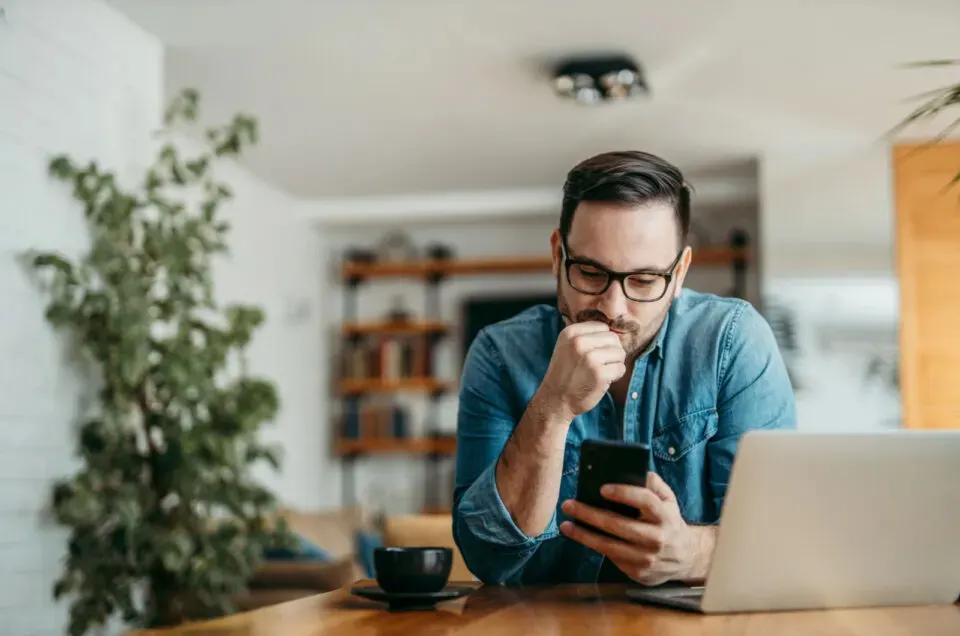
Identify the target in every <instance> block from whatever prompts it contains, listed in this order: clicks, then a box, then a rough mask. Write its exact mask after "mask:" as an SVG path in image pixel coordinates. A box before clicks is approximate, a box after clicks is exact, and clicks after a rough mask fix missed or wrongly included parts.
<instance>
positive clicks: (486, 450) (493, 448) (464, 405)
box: [453, 332, 558, 584]
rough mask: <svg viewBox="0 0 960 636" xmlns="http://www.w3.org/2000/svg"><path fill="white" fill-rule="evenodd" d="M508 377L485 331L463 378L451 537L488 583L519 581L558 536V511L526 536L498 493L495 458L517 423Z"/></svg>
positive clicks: (475, 344)
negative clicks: (541, 529)
mask: <svg viewBox="0 0 960 636" xmlns="http://www.w3.org/2000/svg"><path fill="white" fill-rule="evenodd" d="M504 379H505V378H504V371H503V365H502V360H501V358H500V355H499V352H498V351H497V349H496V346H495V345H494V343H493V342H492V340H491V338H490V336H489V335H488V334H487V333H486V332H481V333H480V334H479V335H478V336H477V338H476V339H475V340H474V342H473V343H472V345H471V346H470V350H469V352H468V353H467V357H466V360H465V362H464V369H463V376H462V379H461V389H460V404H459V410H458V415H457V460H456V483H455V487H454V495H453V496H454V506H453V535H454V540H455V541H456V543H457V547H458V548H459V550H460V552H461V554H462V555H463V559H464V561H465V562H466V564H467V567H468V568H469V569H470V571H471V572H473V574H474V575H476V576H477V578H479V579H480V580H481V581H483V582H484V583H488V584H500V583H510V582H519V581H520V580H521V577H522V576H523V574H524V569H525V567H526V566H527V564H528V562H529V561H530V558H531V557H532V556H533V555H534V553H535V552H536V551H537V549H538V548H539V547H540V545H541V543H542V542H543V541H545V540H547V539H550V538H553V537H556V536H557V535H558V529H557V522H556V512H554V517H553V519H552V520H551V521H550V524H549V526H548V527H547V529H546V530H545V531H544V532H543V533H542V534H541V535H539V536H537V537H529V536H527V535H526V534H524V532H523V531H522V530H520V528H519V527H517V525H516V523H515V522H514V520H513V518H512V517H511V515H510V512H509V511H508V510H507V508H506V506H505V505H504V503H503V500H502V499H501V498H500V493H499V492H498V491H497V478H496V465H497V460H498V459H499V457H500V453H501V452H502V451H503V447H504V446H505V445H506V443H507V441H508V440H509V439H510V435H511V434H512V433H513V429H514V427H515V426H516V425H517V423H518V421H519V416H517V415H515V414H513V413H511V409H510V400H509V399H508V394H507V388H506V386H507V385H506V383H505V382H504Z"/></svg>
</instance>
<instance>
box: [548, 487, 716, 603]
mask: <svg viewBox="0 0 960 636" xmlns="http://www.w3.org/2000/svg"><path fill="white" fill-rule="evenodd" d="M600 492H601V494H602V495H603V496H604V497H605V498H606V499H609V500H610V501H615V502H618V503H622V504H626V505H628V506H630V507H632V508H636V509H637V510H639V511H640V519H631V518H629V517H624V516H622V515H618V514H616V513H614V512H609V511H607V510H602V509H600V508H594V507H592V506H588V505H586V504H583V503H580V502H579V501H576V500H573V499H569V500H567V501H565V502H563V506H562V510H563V511H564V512H565V513H567V514H568V515H570V516H571V517H573V518H574V519H578V520H579V521H581V522H583V523H585V524H588V525H590V526H592V527H594V528H597V529H599V530H603V531H604V532H607V533H609V534H611V535H613V536H614V537H616V538H610V537H605V536H603V535H601V534H598V533H596V532H592V531H590V530H589V529H587V528H584V527H583V526H581V525H578V524H576V523H574V522H572V521H565V522H563V523H562V524H561V525H560V531H561V532H562V533H563V534H564V535H565V536H567V537H569V538H570V539H573V540H574V541H577V542H579V543H582V544H583V545H585V546H587V547H588V548H592V549H594V550H596V551H597V552H599V553H600V554H603V555H604V556H606V557H607V558H608V559H610V561H612V562H613V564H614V565H616V566H617V567H618V568H620V570H621V571H622V572H623V573H624V574H626V575H627V576H628V577H630V578H631V579H633V580H634V581H636V582H638V583H640V584H642V585H659V584H661V583H665V582H667V581H673V580H682V581H687V582H695V581H700V580H702V579H704V578H705V577H706V571H707V569H708V567H709V560H710V557H711V555H712V552H713V544H714V538H715V534H714V529H713V528H710V527H704V526H689V525H687V523H686V522H685V521H684V520H683V517H682V515H681V514H680V506H679V504H678V503H677V498H676V496H675V495H674V493H673V491H672V490H671V489H670V487H669V486H668V485H667V484H666V482H664V481H663V479H661V477H660V476H659V475H657V474H655V473H653V472H650V473H648V475H647V486H646V488H643V487H640V486H630V485H627V484H607V485H605V486H604V487H603V489H602V490H601V491H600Z"/></svg>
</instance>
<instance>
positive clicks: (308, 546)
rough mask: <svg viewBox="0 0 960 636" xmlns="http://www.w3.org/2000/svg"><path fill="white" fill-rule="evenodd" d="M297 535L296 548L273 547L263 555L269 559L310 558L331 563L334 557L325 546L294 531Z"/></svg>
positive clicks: (299, 559) (290, 559)
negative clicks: (322, 546) (316, 543)
mask: <svg viewBox="0 0 960 636" xmlns="http://www.w3.org/2000/svg"><path fill="white" fill-rule="evenodd" d="M294 534H296V537H297V547H295V548H271V549H268V550H264V553H263V556H264V558H265V559H266V560H267V561H292V560H297V561H301V560H308V561H320V562H323V563H329V562H330V561H332V560H333V559H332V558H331V557H330V554H329V553H328V552H327V551H326V550H324V549H323V548H321V547H319V546H318V545H315V544H314V543H312V542H310V541H308V540H307V539H306V538H305V537H304V536H303V535H301V534H298V533H294Z"/></svg>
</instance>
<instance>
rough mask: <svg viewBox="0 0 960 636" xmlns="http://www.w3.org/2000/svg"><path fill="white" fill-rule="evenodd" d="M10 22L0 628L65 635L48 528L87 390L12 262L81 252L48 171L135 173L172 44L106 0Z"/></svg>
mask: <svg viewBox="0 0 960 636" xmlns="http://www.w3.org/2000/svg"><path fill="white" fill-rule="evenodd" d="M2 6H3V8H4V10H5V14H6V20H0V299H2V300H0V303H2V306H3V311H2V312H0V563H2V564H3V566H2V567H0V625H2V627H0V632H2V633H3V634H5V635H7V634H9V635H10V636H26V635H28V634H29V635H34V634H35V635H37V636H40V635H41V634H42V635H43V636H48V635H51V634H61V633H63V632H64V625H65V619H66V609H67V608H66V605H65V604H59V605H54V603H53V601H52V600H51V590H52V584H53V580H54V578H55V576H56V574H57V573H58V572H59V570H60V564H59V560H60V558H61V555H62V554H63V551H64V548H65V540H66V536H67V535H66V533H65V532H64V531H62V530H60V529H54V528H51V527H50V526H49V525H48V524H47V523H45V522H44V521H43V520H42V508H43V507H44V506H45V504H46V502H47V500H48V497H49V487H50V483H51V481H52V480H53V479H54V478H57V477H61V476H64V475H66V474H68V473H69V472H70V471H71V469H72V468H73V467H74V461H73V460H72V459H71V455H72V450H73V447H72V444H73V440H72V437H71V423H72V419H73V418H74V417H75V413H76V403H77V399H78V397H79V394H80V391H81V388H82V387H81V383H80V381H79V379H78V378H77V377H75V376H74V375H73V374H72V373H71V372H70V371H69V370H68V369H67V368H66V367H65V366H64V365H63V361H62V356H61V347H60V345H59V342H58V340H57V338H56V337H55V336H54V334H53V333H52V331H51V330H50V329H49V328H48V327H47V325H46V322H45V321H44V318H43V312H44V307H45V299H44V298H43V297H42V296H41V295H40V294H39V293H38V292H37V290H36V288H35V287H34V286H33V285H32V284H31V283H30V281H29V279H28V278H27V275H26V272H25V270H24V269H22V268H21V267H20V266H19V264H18V262H17V260H16V257H17V255H18V254H20V253H21V252H22V251H23V250H25V249H28V248H45V249H58V250H63V251H65V252H67V253H71V254H76V253H78V252H79V251H80V250H82V249H83V247H84V243H85V237H84V226H83V222H82V216H83V215H82V210H81V209H80V208H78V207H77V205H75V204H74V203H73V202H72V200H71V199H70V198H69V195H68V192H67V189H66V188H64V187H61V186H60V185H56V184H53V183H52V182H51V180H50V179H49V178H48V177H47V176H46V164H47V161H48V158H49V157H50V156H51V155H52V154H54V153H60V152H67V153H70V154H71V155H73V156H74V157H77V158H94V157H96V158H97V159H98V160H99V161H100V162H101V164H103V165H107V166H111V167H113V168H115V169H117V170H118V171H119V172H120V174H121V175H124V174H126V175H129V174H131V173H136V172H137V166H138V164H139V163H140V162H141V161H142V160H143V159H144V158H145V157H144V151H145V150H146V148H147V145H146V143H145V141H146V139H147V137H146V135H147V134H148V133H149V131H150V130H151V129H152V128H153V127H154V126H155V125H156V123H157V122H158V121H159V115H160V105H161V87H162V81H161V75H162V57H163V56H162V49H161V46H160V44H159V43H158V42H157V41H156V40H155V39H154V38H153V37H152V36H150V35H148V34H147V33H145V32H143V31H142V30H141V29H140V28H138V27H136V26H134V25H133V24H132V23H130V22H128V21H127V20H126V19H125V18H123V17H121V16H120V15H119V14H117V13H116V12H115V11H113V10H112V9H110V8H108V7H107V6H106V5H104V4H102V3H101V2H99V1H96V0H5V1H4V2H3V3H2Z"/></svg>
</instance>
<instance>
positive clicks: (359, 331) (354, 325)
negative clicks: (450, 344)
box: [343, 320, 448, 336]
mask: <svg viewBox="0 0 960 636" xmlns="http://www.w3.org/2000/svg"><path fill="white" fill-rule="evenodd" d="M447 328H448V327H447V325H446V324H444V323H442V322H439V321H423V320H410V321H390V320H383V321H371V322H351V323H345V324H344V325H343V335H345V336H362V335H378V334H380V335H396V336H416V335H426V334H432V333H445V332H446V331H447Z"/></svg>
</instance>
